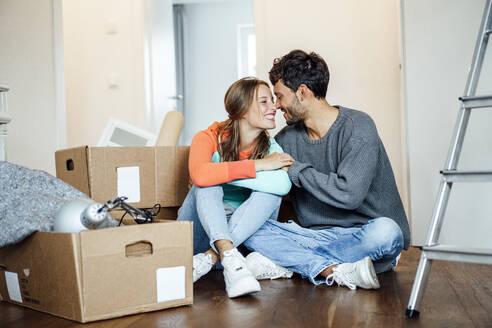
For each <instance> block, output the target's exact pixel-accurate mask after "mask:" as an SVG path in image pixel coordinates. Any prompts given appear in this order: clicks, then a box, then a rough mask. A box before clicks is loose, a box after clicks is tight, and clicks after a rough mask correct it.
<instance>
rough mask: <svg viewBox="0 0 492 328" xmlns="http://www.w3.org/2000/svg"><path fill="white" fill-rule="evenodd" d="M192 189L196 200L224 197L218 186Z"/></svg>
mask: <svg viewBox="0 0 492 328" xmlns="http://www.w3.org/2000/svg"><path fill="white" fill-rule="evenodd" d="M194 188H195V194H196V197H197V199H203V198H217V197H220V199H222V197H224V190H223V189H222V186H220V185H217V186H210V187H197V186H194Z"/></svg>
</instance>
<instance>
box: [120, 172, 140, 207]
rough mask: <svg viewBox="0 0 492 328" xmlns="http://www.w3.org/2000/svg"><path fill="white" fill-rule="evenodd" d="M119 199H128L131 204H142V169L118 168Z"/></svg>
mask: <svg viewBox="0 0 492 328" xmlns="http://www.w3.org/2000/svg"><path fill="white" fill-rule="evenodd" d="M116 174H117V176H118V197H120V196H125V197H128V199H127V200H126V201H127V202H129V203H138V202H140V167H138V166H129V167H118V168H117V169H116Z"/></svg>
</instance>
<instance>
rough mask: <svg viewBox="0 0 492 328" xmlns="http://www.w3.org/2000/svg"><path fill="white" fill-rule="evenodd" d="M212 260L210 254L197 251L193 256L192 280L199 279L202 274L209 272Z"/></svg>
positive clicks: (212, 263)
mask: <svg viewBox="0 0 492 328" xmlns="http://www.w3.org/2000/svg"><path fill="white" fill-rule="evenodd" d="M213 266H214V262H213V261H212V255H210V254H205V253H199V254H196V255H194V256H193V282H195V281H197V280H198V279H200V278H201V277H202V276H203V275H205V274H207V273H209V272H210V270H211V269H212V267H213Z"/></svg>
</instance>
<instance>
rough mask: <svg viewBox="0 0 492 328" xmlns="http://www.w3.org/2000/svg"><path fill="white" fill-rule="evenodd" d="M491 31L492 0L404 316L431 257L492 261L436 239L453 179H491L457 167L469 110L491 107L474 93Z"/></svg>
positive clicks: (491, 253)
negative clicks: (442, 243) (443, 243)
mask: <svg viewBox="0 0 492 328" xmlns="http://www.w3.org/2000/svg"><path fill="white" fill-rule="evenodd" d="M491 34H492V2H491V0H487V1H486V3H485V8H484V12H483V17H482V23H481V25H480V30H479V33H478V39H477V43H476V45H475V51H474V53H473V59H472V63H471V67H470V71H469V73H468V79H467V81H466V86H465V92H464V96H463V97H461V98H460V101H461V106H460V109H459V113H458V118H457V120H456V125H455V129H454V133H453V137H452V140H451V145H450V147H449V152H448V157H447V160H446V164H445V169H444V170H442V171H441V184H440V187H439V192H438V196H437V199H436V202H435V205H434V212H433V214H432V219H431V223H430V226H429V230H428V231H427V239H426V243H425V246H424V247H423V248H422V254H421V256H420V262H419V266H418V269H417V273H416V274H415V280H414V282H413V287H412V292H411V294H410V299H409V301H408V307H407V309H406V311H405V317H407V318H413V317H418V316H419V314H420V312H419V308H420V302H421V301H422V297H423V294H424V290H425V286H426V284H427V280H428V278H429V272H430V268H431V265H432V261H433V260H446V261H458V262H473V263H484V264H492V249H463V248H461V247H458V246H455V245H440V244H439V242H438V239H439V234H440V232H441V228H442V224H443V218H444V213H445V211H446V207H447V203H448V199H449V195H450V192H451V187H452V186H453V183H455V182H464V181H466V182H485V181H488V182H491V181H492V171H460V170H457V166H458V160H459V157H460V153H461V147H462V145H463V140H464V137H465V133H466V127H467V125H468V119H469V117H470V112H471V110H472V109H474V108H485V107H492V95H489V96H476V90H477V84H478V80H479V77H480V72H481V70H482V64H483V60H484V57H485V50H486V48H487V42H488V39H489V36H490V35H491Z"/></svg>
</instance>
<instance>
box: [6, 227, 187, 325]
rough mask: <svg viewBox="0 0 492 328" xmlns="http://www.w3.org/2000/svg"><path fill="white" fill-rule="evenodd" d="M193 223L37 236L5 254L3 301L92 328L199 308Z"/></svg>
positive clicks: (13, 247)
mask: <svg viewBox="0 0 492 328" xmlns="http://www.w3.org/2000/svg"><path fill="white" fill-rule="evenodd" d="M192 234H193V225H192V223H191V222H176V221H163V222H161V223H156V224H143V225H132V226H123V227H118V228H106V229H100V230H87V231H82V232H81V233H79V234H74V233H56V232H36V233H35V234H33V235H32V236H30V237H28V238H26V239H25V240H24V241H22V242H21V243H19V244H16V245H12V246H7V247H3V248H1V249H0V295H1V298H3V300H5V301H9V302H11V303H15V304H19V305H22V306H26V307H29V308H32V309H35V310H39V311H43V312H47V313H51V314H54V315H57V316H60V317H64V318H68V319H72V320H76V321H79V322H89V321H95V320H102V319H108V318H114V317H120V316H123V315H128V314H133V313H140V312H147V311H154V310H160V309H165V308H169V307H175V306H181V305H186V304H192V303H193V283H192V273H193V272H192V255H193V236H192Z"/></svg>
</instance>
